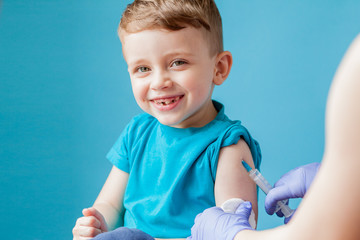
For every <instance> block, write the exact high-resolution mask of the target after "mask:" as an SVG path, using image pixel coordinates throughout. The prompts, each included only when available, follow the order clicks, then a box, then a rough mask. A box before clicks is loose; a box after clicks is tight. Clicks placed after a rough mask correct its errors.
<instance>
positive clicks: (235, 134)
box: [211, 122, 261, 179]
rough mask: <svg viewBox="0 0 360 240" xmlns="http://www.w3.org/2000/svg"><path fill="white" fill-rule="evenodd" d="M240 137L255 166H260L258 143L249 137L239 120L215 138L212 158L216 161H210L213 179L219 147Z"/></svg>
mask: <svg viewBox="0 0 360 240" xmlns="http://www.w3.org/2000/svg"><path fill="white" fill-rule="evenodd" d="M241 138H243V139H244V141H245V142H246V143H247V144H248V146H249V148H250V151H251V155H252V158H253V161H254V165H255V168H257V169H259V168H260V163H261V150H260V146H259V143H258V142H257V141H256V140H255V139H254V138H252V137H251V135H250V133H249V131H248V130H247V129H246V128H245V127H244V126H242V125H241V123H240V122H237V123H236V124H233V125H231V126H230V127H229V128H228V129H227V130H226V131H224V133H223V134H221V135H220V136H219V138H218V140H217V144H218V147H216V148H214V150H215V151H214V152H213V157H214V158H213V159H216V161H212V162H211V169H212V175H213V178H214V179H215V176H216V171H217V164H218V161H217V160H218V158H219V153H220V149H221V148H223V147H227V146H230V145H233V144H236V143H237V142H238V141H239V140H240V139H241Z"/></svg>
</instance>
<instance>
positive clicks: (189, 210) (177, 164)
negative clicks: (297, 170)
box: [73, 0, 261, 239]
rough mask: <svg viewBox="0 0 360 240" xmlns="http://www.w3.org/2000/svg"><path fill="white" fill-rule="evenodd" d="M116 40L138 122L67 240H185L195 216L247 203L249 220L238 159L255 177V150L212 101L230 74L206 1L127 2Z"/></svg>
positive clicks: (216, 18) (246, 181)
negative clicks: (237, 201) (138, 238)
mask: <svg viewBox="0 0 360 240" xmlns="http://www.w3.org/2000/svg"><path fill="white" fill-rule="evenodd" d="M118 33H119V37H120V40H121V43H122V50H123V55H124V58H125V60H126V62H127V64H128V71H129V74H130V79H131V84H132V90H133V93H134V96H135V99H136V102H137V103H138V105H139V106H140V108H141V109H142V110H144V111H145V112H146V113H144V114H140V115H138V116H136V117H134V118H133V119H132V121H131V122H130V123H129V124H128V126H127V127H126V128H125V130H124V131H123V133H122V134H121V136H120V137H119V139H118V140H117V141H116V143H115V144H114V146H113V147H112V148H111V150H110V152H109V153H108V155H107V158H108V159H109V160H110V161H111V162H112V163H113V165H114V167H113V168H112V170H111V172H110V174H109V177H108V179H107V181H106V183H105V184H104V187H103V189H102V190H101V192H100V194H99V196H98V198H97V199H96V201H95V203H94V205H93V207H91V208H88V209H84V210H83V214H84V216H83V217H81V218H79V219H78V221H77V223H76V225H75V227H74V229H73V234H74V239H84V238H85V239H88V238H91V237H94V236H96V235H98V234H100V233H103V232H107V231H110V230H113V229H115V228H117V227H119V226H125V227H128V228H136V229H139V230H141V231H142V232H145V233H147V234H149V235H151V236H152V237H155V238H186V237H188V236H190V229H191V226H192V225H193V223H194V219H195V216H196V215H197V214H198V213H200V212H202V211H203V210H204V209H206V208H208V207H211V206H214V205H217V206H220V205H221V204H222V203H223V202H225V201H226V200H227V199H230V198H242V199H244V200H248V201H251V202H252V204H253V206H254V210H255V214H257V191H256V186H255V185H254V183H253V182H252V181H251V180H250V178H249V177H248V174H247V172H246V170H245V169H244V168H243V167H242V164H241V160H245V161H246V162H247V163H249V164H250V165H251V166H252V167H254V166H255V167H257V168H258V167H259V165H260V161H261V154H260V148H259V146H258V144H257V142H256V141H255V140H254V139H253V138H252V137H251V136H250V134H249V132H248V131H247V130H246V129H245V128H244V127H243V126H242V125H241V123H240V121H232V120H230V119H229V118H228V117H227V116H226V115H225V114H224V107H223V105H222V104H220V103H219V102H216V101H213V100H212V99H211V96H212V92H213V89H214V86H215V85H221V84H222V83H223V82H224V81H225V79H226V78H227V76H228V75H229V72H230V69H231V65H232V56H231V53H230V52H228V51H223V42H222V23H221V17H220V14H219V12H218V9H217V7H216V5H215V3H214V1H213V0H135V1H134V2H133V3H132V4H129V5H128V7H127V8H126V10H125V12H124V13H123V16H122V19H121V22H120V26H119V29H118ZM114 233H115V231H114ZM119 233H120V232H119ZM101 235H103V234H101ZM101 235H99V236H101Z"/></svg>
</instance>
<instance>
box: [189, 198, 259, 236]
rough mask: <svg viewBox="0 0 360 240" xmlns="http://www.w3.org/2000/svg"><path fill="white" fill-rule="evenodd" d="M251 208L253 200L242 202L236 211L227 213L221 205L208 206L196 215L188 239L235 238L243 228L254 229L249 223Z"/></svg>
mask: <svg viewBox="0 0 360 240" xmlns="http://www.w3.org/2000/svg"><path fill="white" fill-rule="evenodd" d="M251 209H252V206H251V202H244V203H242V204H241V205H240V206H239V207H238V208H237V209H236V211H235V213H225V212H224V211H223V210H222V209H221V208H219V207H212V208H208V209H206V210H205V211H204V212H202V213H200V214H198V215H197V216H196V218H195V224H194V226H193V227H192V228H191V236H190V237H188V238H187V240H203V239H206V240H233V238H234V237H235V235H236V234H237V233H238V232H240V231H241V230H245V229H249V230H254V229H253V228H251V226H250V224H249V217H250V214H251Z"/></svg>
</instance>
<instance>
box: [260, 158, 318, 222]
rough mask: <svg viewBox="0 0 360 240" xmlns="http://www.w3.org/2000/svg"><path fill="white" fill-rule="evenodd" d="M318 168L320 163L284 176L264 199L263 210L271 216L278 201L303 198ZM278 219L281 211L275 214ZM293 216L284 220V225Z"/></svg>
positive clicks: (302, 167)
mask: <svg viewBox="0 0 360 240" xmlns="http://www.w3.org/2000/svg"><path fill="white" fill-rule="evenodd" d="M319 167H320V163H310V164H307V165H304V166H301V167H297V168H295V169H293V170H291V171H289V172H288V173H286V174H284V175H283V176H282V177H281V178H280V180H279V181H277V182H276V183H275V185H274V188H273V189H271V190H270V191H269V193H268V194H267V196H266V198H265V210H266V212H267V213H268V214H270V215H272V214H274V212H275V208H276V204H277V202H278V201H280V200H285V199H289V198H303V197H304V195H305V193H306V192H307V190H308V189H309V187H310V185H311V183H312V181H313V179H314V178H315V175H316V173H317V171H318V169H319ZM276 214H277V215H278V216H279V217H282V216H283V214H282V212H281V211H278V212H277V213H276ZM292 216H293V215H291V216H290V217H288V218H285V220H284V222H285V224H286V223H288V222H289V221H290V219H291V217H292Z"/></svg>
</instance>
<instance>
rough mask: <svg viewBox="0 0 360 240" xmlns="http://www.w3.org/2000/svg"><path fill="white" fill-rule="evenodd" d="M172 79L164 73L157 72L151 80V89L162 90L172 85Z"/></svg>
mask: <svg viewBox="0 0 360 240" xmlns="http://www.w3.org/2000/svg"><path fill="white" fill-rule="evenodd" d="M172 84H173V83H172V81H171V79H170V77H168V76H167V74H166V73H163V72H160V73H158V74H157V75H156V76H155V77H154V78H153V79H152V81H151V86H150V87H151V89H153V90H162V89H165V88H170V87H171V86H172Z"/></svg>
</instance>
